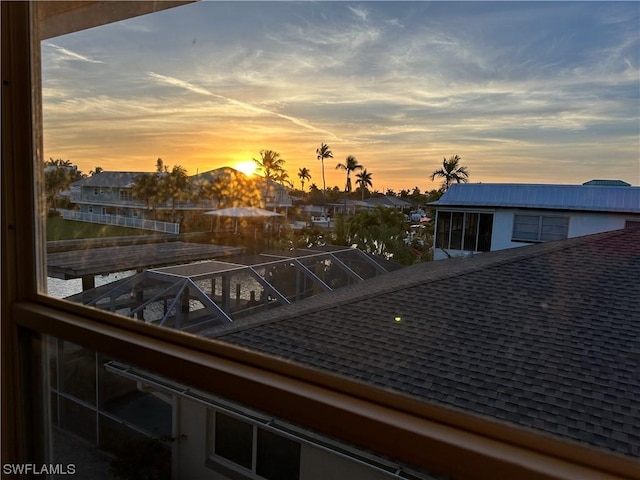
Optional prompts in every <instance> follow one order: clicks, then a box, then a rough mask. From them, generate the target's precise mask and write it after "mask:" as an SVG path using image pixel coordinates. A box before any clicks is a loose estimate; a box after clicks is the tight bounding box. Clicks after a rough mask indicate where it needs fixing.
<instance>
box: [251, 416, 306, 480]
mask: <svg viewBox="0 0 640 480" xmlns="http://www.w3.org/2000/svg"><path fill="white" fill-rule="evenodd" d="M256 473H257V474H258V475H260V476H261V477H264V478H266V479H268V480H298V478H299V476H300V444H299V443H297V442H294V441H293V440H289V439H288V438H285V437H282V436H280V435H277V434H275V433H272V432H269V431H267V430H262V429H258V451H257V459H256Z"/></svg>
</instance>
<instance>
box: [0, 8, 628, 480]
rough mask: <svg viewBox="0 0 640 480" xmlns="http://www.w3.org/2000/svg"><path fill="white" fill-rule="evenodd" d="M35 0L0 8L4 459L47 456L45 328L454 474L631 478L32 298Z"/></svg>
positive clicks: (512, 432)
mask: <svg viewBox="0 0 640 480" xmlns="http://www.w3.org/2000/svg"><path fill="white" fill-rule="evenodd" d="M59 3H66V2H59ZM131 3H136V4H137V3H140V4H143V3H154V4H155V3H163V2H78V4H86V5H85V6H86V8H91V7H92V6H94V7H95V8H98V7H99V8H100V9H102V11H103V13H104V10H105V9H113V10H114V11H116V13H118V12H117V9H118V8H119V5H120V6H121V5H122V4H131ZM37 5H38V2H2V3H1V4H0V6H1V16H0V18H1V22H2V25H1V34H2V41H1V47H2V55H1V61H2V147H1V148H2V179H1V182H2V185H1V187H2V188H1V192H2V193H1V194H2V204H1V208H2V220H1V227H2V292H1V298H2V302H1V304H0V306H1V309H2V310H1V317H0V328H1V330H0V341H1V363H0V366H1V369H2V371H1V375H0V381H1V382H2V385H1V386H2V390H1V396H2V398H1V400H2V402H1V406H2V424H1V429H2V462H3V463H31V462H44V461H46V460H47V457H46V454H45V452H46V449H47V445H46V431H47V423H46V417H45V415H44V413H46V412H45V411H46V405H47V402H46V401H44V400H42V399H43V398H46V396H44V395H43V390H44V389H43V388H42V384H41V383H40V382H39V381H38V379H39V378H43V372H42V371H41V368H40V366H41V365H42V360H41V359H40V358H39V354H40V351H41V350H40V349H39V348H38V346H39V342H40V339H41V337H42V336H44V335H54V336H56V337H58V338H61V339H64V340H68V341H71V342H75V343H78V344H80V345H83V346H85V347H87V348H92V349H95V350H96V351H99V352H101V353H103V354H106V355H108V356H111V357H114V358H119V359H121V360H123V361H126V362H130V363H132V364H135V365H137V366H140V367H142V368H147V369H149V370H152V371H154V372H156V373H158V374H160V375H163V376H166V377H167V378H172V379H176V380H178V381H180V382H181V383H185V384H189V385H193V386H194V387H196V388H199V389H202V390H204V391H209V392H214V393H215V394H216V395H220V396H223V397H225V398H227V399H229V400H230V401H234V402H238V403H240V404H244V405H247V406H248V407H250V408H255V409H256V410H259V411H262V412H266V413H269V414H271V415H275V416H277V417H280V418H283V419H286V420H287V421H289V422H291V423H294V424H298V425H301V426H303V427H305V428H309V429H311V430H315V431H318V432H319V433H321V434H324V435H328V436H331V437H335V438H339V439H341V440H342V441H344V442H347V443H351V444H354V445H356V446H358V447H360V448H364V449H368V450H371V451H375V452H377V453H379V454H381V455H384V456H388V457H390V458H393V459H396V460H397V461H400V462H402V463H406V464H409V465H413V466H415V467H417V468H422V469H425V470H428V471H432V472H434V473H439V474H442V475H446V476H448V477H451V478H474V479H485V478H486V479H494V478H519V479H528V478H542V479H560V478H563V479H580V480H585V479H595V478H634V477H636V476H637V473H638V463H637V461H634V459H631V458H628V457H623V456H621V455H616V454H613V453H609V452H605V451H602V450H597V449H593V448H589V447H587V446H584V445H579V444H576V443H571V442H567V441H563V440H561V439H559V438H556V437H553V436H550V435H545V434H542V433H538V432H534V431H531V430H526V429H523V428H518V427H516V426H514V425H511V424H506V423H503V422H499V421H496V420H493V419H488V418H483V417H479V416H475V415H471V414H468V413H465V412H461V411H456V410H452V409H448V408H444V407H442V406H439V405H436V404H429V403H425V402H421V401H418V400H416V399H413V398H410V397H406V396H403V395H401V394H397V393H393V392H390V391H386V390H382V389H378V388H375V387H373V386H371V385H367V384H362V383H358V382H355V381H352V380H349V379H346V378H343V377H338V376H335V375H332V374H329V373H326V372H322V371H318V370H314V369H311V368H306V367H303V366H300V365H294V364H291V363H289V362H284V361H281V360H279V359H277V358H273V357H269V356H267V355H262V354H259V353H257V352H252V351H247V350H244V349H241V348H239V347H235V346H233V345H229V344H224V343H221V342H218V341H215V340H207V339H203V338H198V337H192V336H189V335H186V334H182V333H180V332H175V331H169V330H166V329H163V328H160V327H155V326H152V325H147V324H143V323H137V322H135V321H131V320H129V319H125V318H121V317H116V316H113V315H111V314H109V313H107V312H102V311H96V310H92V309H89V308H87V307H83V306H81V305H77V304H71V303H69V302H65V301H61V300H56V299H53V298H50V297H47V296H45V295H41V294H39V293H38V292H40V291H42V287H43V279H44V278H45V277H46V273H45V272H44V271H43V268H44V265H45V262H44V258H43V257H44V252H45V248H44V242H43V238H44V236H43V234H42V231H41V229H42V225H41V223H43V222H39V221H36V220H35V218H34V217H35V214H34V212H38V211H42V209H40V208H38V207H39V205H38V203H39V200H38V199H39V198H40V196H39V195H38V191H39V185H40V184H41V179H40V178H39V173H38V171H37V170H36V168H35V165H36V164H37V162H38V161H40V159H39V155H40V153H41V151H42V150H41V141H40V134H41V118H40V107H39V102H40V101H41V100H40V92H39V88H40V86H39V74H40V73H39V71H34V70H38V68H33V67H34V65H35V66H37V65H39V63H38V55H39V48H33V50H32V47H31V46H32V45H38V42H36V41H33V38H34V36H35V35H37V21H36V14H35V12H34V10H36V9H37V8H38V7H37ZM150 11H151V10H150ZM76 13H77V12H76ZM116 16H117V15H116ZM103 17H104V16H103ZM103 17H101V18H103ZM122 18H126V16H125V17H122ZM85 27H86V25H83V26H81V27H80V28H85ZM80 28H78V29H80ZM36 38H38V41H39V37H36ZM32 69H33V70H32ZM34 390H35V392H36V394H35V395H34V393H33V392H34ZM38 393H39V394H38Z"/></svg>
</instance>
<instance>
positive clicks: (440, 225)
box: [430, 180, 640, 260]
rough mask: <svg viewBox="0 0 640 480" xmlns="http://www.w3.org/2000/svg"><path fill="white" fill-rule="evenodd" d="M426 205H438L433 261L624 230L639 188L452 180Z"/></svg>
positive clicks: (636, 215)
mask: <svg viewBox="0 0 640 480" xmlns="http://www.w3.org/2000/svg"><path fill="white" fill-rule="evenodd" d="M612 184H613V185H614V186H612ZM430 206H432V207H435V209H436V227H435V232H434V247H435V248H434V260H441V259H444V258H447V257H455V256H461V255H470V254H473V253H475V252H488V251H493V250H502V249H505V248H513V247H521V246H523V245H530V244H532V243H539V242H546V241H550V240H561V239H564V238H573V237H579V236H582V235H588V234H591V233H598V232H605V231H609V230H616V229H619V228H624V227H625V225H627V224H628V223H629V222H640V187H632V186H629V185H628V184H626V183H624V182H620V181H613V182H612V181H604V180H594V181H592V182H588V183H587V184H584V185H527V184H453V185H452V186H451V187H450V188H449V190H447V192H446V193H445V194H444V195H443V196H442V197H441V198H440V199H439V200H438V201H436V202H433V203H431V204H430Z"/></svg>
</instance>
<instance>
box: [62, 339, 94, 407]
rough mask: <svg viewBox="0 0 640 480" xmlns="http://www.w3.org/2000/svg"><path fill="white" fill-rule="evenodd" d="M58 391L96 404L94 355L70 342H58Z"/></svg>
mask: <svg viewBox="0 0 640 480" xmlns="http://www.w3.org/2000/svg"><path fill="white" fill-rule="evenodd" d="M58 348H59V349H60V350H59V353H58V354H59V355H60V360H61V361H60V365H59V368H60V377H59V385H60V386H59V388H60V391H62V392H64V393H67V394H69V395H72V396H74V397H76V398H78V399H80V400H83V401H85V402H87V403H90V404H91V405H95V404H96V354H95V352H92V351H90V350H87V349H85V348H83V347H80V346H79V345H76V344H74V343H71V342H59V344H58Z"/></svg>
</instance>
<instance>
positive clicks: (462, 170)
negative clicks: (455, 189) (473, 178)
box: [431, 155, 469, 192]
mask: <svg viewBox="0 0 640 480" xmlns="http://www.w3.org/2000/svg"><path fill="white" fill-rule="evenodd" d="M459 163H460V157H459V156H458V155H454V156H452V157H449V160H447V159H446V158H443V159H442V168H439V169H438V170H436V171H435V172H433V173H432V174H431V180H432V181H433V180H435V178H436V177H442V178H444V182H443V184H442V191H443V192H446V191H447V190H448V189H449V186H450V185H451V184H452V183H453V182H454V181H455V182H456V183H467V182H468V181H469V170H468V169H467V167H462V166H459Z"/></svg>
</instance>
